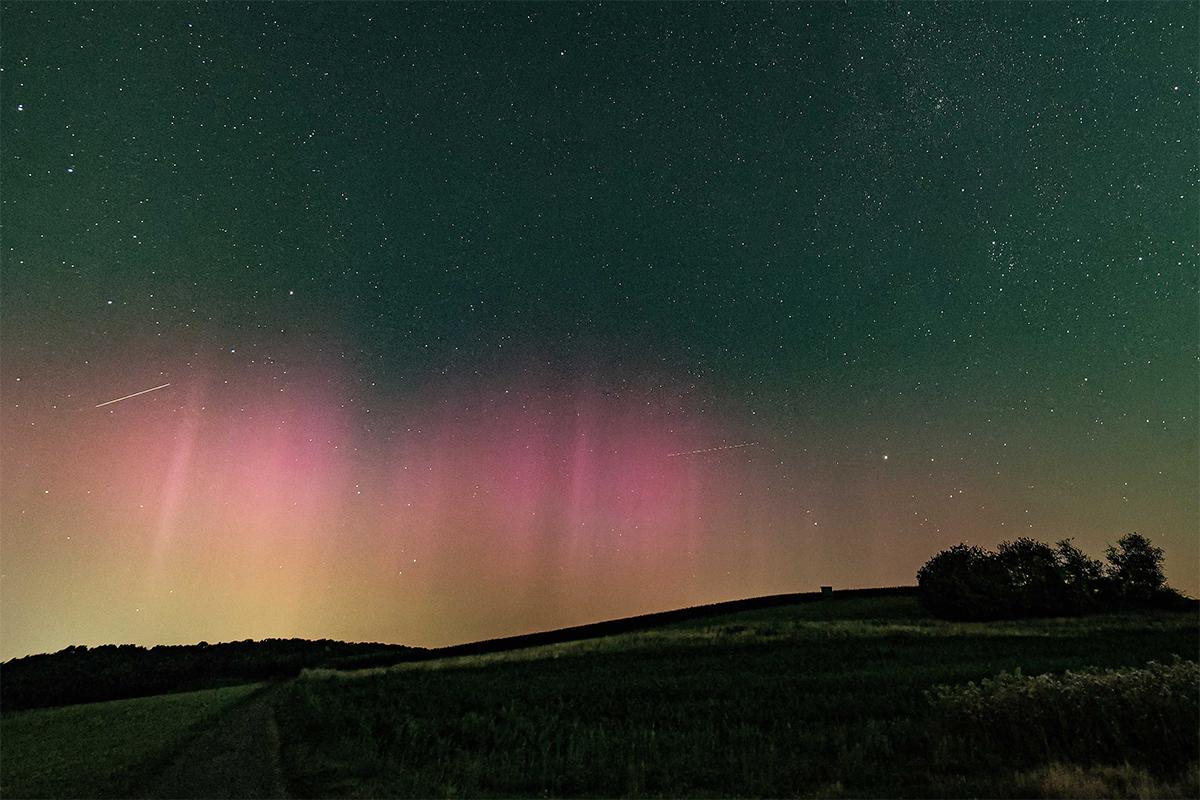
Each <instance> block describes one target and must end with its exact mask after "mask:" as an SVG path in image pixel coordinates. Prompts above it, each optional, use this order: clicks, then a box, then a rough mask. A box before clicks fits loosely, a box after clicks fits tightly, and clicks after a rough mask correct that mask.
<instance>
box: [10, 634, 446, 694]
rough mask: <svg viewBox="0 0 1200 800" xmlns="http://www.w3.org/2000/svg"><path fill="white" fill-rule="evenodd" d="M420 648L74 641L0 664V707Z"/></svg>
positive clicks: (184, 686)
mask: <svg viewBox="0 0 1200 800" xmlns="http://www.w3.org/2000/svg"><path fill="white" fill-rule="evenodd" d="M424 652H425V649H424V648H421V647H407V646H404V645H398V644H356V643H348V642H337V641H332V640H329V639H319V640H316V641H312V640H309V639H264V640H263V641H261V642H256V641H253V640H251V639H246V640H244V641H240V642H224V643H221V644H211V645H210V644H208V643H207V642H200V643H199V644H191V645H159V646H156V647H151V648H145V647H140V646H138V645H133V644H122V645H115V644H106V645H101V646H100V647H92V648H88V647H84V646H81V645H76V646H71V647H67V648H64V649H63V650H59V651H58V652H57V653H42V654H38V655H32V656H25V657H23V658H14V659H10V660H8V661H6V662H4V664H3V665H0V708H3V710H4V711H5V712H9V711H16V710H19V709H25V708H41V707H44V706H61V705H69V704H73V703H90V702H94V701H97V700H120V699H124V698H127V697H141V696H144V695H152V694H166V693H168V692H180V691H191V690H194V689H206V688H214V687H217V686H225V685H229V684H237V683H248V682H253V681H261V680H271V679H279V678H288V677H293V676H295V675H298V674H300V670H302V669H305V668H317V667H332V668H340V669H358V668H363V667H373V666H382V665H385V664H395V663H396V662H398V661H404V660H406V659H408V658H411V657H414V656H418V655H419V654H421V653H424Z"/></svg>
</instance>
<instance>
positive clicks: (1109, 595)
mask: <svg viewBox="0 0 1200 800" xmlns="http://www.w3.org/2000/svg"><path fill="white" fill-rule="evenodd" d="M1105 556H1106V559H1107V561H1108V563H1107V564H1104V563H1102V562H1100V561H1098V560H1096V559H1092V558H1089V557H1088V556H1087V555H1086V554H1085V553H1084V552H1083V551H1082V550H1080V549H1079V548H1077V547H1075V545H1073V544H1071V540H1070V539H1064V540H1062V541H1060V542H1058V544H1056V545H1055V546H1054V547H1050V545H1048V544H1045V543H1044V542H1039V541H1036V540H1035V539H1029V538H1024V537H1023V538H1020V539H1017V540H1016V541H1015V542H1002V543H1001V544H1000V546H999V547H998V548H997V549H996V552H991V551H989V550H985V549H983V548H982V547H978V546H975V545H967V544H958V545H955V546H954V547H951V548H950V549H949V550H943V551H941V552H940V553H938V554H937V555H935V556H934V557H933V558H931V559H929V561H928V562H926V563H925V566H923V567H921V569H920V570H919V571H918V572H917V597H918V598H919V599H920V601H921V605H922V606H923V607H924V608H925V610H926V611H928V612H929V613H930V614H933V615H934V616H937V617H941V618H942V619H949V620H960V621H984V620H996V619H1019V618H1022V617H1059V616H1075V615H1080V614H1091V613H1095V612H1099V611H1120V610H1129V609H1141V608H1180V609H1183V608H1194V607H1195V606H1196V601H1195V600H1192V599H1190V598H1188V597H1185V596H1184V595H1183V594H1181V593H1180V592H1178V591H1177V590H1175V589H1172V588H1171V587H1169V586H1167V583H1166V579H1165V578H1164V576H1163V571H1162V563H1163V551H1162V548H1161V547H1156V546H1155V545H1154V544H1153V543H1151V542H1150V540H1149V539H1147V538H1146V537H1145V536H1142V535H1141V534H1138V533H1129V534H1126V535H1125V536H1122V537H1121V538H1120V539H1118V540H1117V544H1116V545H1115V546H1113V547H1109V548H1108V550H1107V551H1106V553H1105Z"/></svg>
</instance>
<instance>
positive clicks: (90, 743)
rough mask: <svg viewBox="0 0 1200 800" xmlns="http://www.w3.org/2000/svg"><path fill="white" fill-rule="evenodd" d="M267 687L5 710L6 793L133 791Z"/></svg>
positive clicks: (1, 731)
mask: <svg viewBox="0 0 1200 800" xmlns="http://www.w3.org/2000/svg"><path fill="white" fill-rule="evenodd" d="M262 689H263V684H249V685H245V686H230V687H226V688H222V689H206V690H202V691H196V692H186V693H182V694H167V695H160V696H157V697H138V698H133V699H128V700H110V701H105V702H101V703H85V704H82V705H74V706H64V707H62V708H49V709H36V710H31V711H17V712H12V713H6V714H4V716H3V717H2V718H0V754H2V755H0V795H2V796H4V797H11V798H34V797H131V796H133V795H134V793H135V790H136V789H137V788H138V787H139V786H141V785H143V784H144V783H145V782H147V781H148V780H149V779H150V778H151V777H152V776H153V775H154V774H155V773H156V772H157V771H158V770H159V769H160V768H161V767H162V765H163V764H164V763H165V761H166V759H167V758H168V757H169V755H170V754H171V753H173V752H174V751H176V750H178V749H179V748H180V747H181V746H183V745H184V744H185V743H186V742H188V741H189V740H190V739H192V738H193V737H195V736H196V735H197V734H198V733H199V732H200V731H201V730H202V729H203V728H204V727H205V726H206V724H208V723H210V722H211V721H213V720H215V719H217V718H219V717H220V716H221V715H222V714H223V713H224V712H226V711H228V710H229V709H230V708H232V707H233V706H235V705H237V704H239V703H241V702H244V701H245V700H247V699H248V698H249V697H251V696H253V695H254V694H255V693H257V692H259V691H261V690H262Z"/></svg>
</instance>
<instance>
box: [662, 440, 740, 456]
mask: <svg viewBox="0 0 1200 800" xmlns="http://www.w3.org/2000/svg"><path fill="white" fill-rule="evenodd" d="M757 444H760V442H743V443H742V444H727V445H724V446H723V447H706V448H704V449H703V450H684V451H683V452H679V453H667V458H674V457H675V456H693V455H695V454H696V453H714V452H716V451H717V450H733V449H734V448H736V447H754V446H755V445H757Z"/></svg>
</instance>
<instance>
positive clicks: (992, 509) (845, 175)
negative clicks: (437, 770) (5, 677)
mask: <svg viewBox="0 0 1200 800" xmlns="http://www.w3.org/2000/svg"><path fill="white" fill-rule="evenodd" d="M0 14H2V16H3V26H2V27H0V45H2V47H0V67H2V69H3V72H2V74H0V80H2V87H0V89H2V91H0V94H2V98H0V132H2V133H0V135H2V136H3V139H2V144H3V148H2V151H3V154H2V157H0V163H2V166H0V181H2V188H3V192H2V197H0V214H2V216H3V231H4V237H3V245H2V247H3V250H2V253H0V257H2V259H3V284H2V285H0V293H2V294H0V337H2V341H3V349H2V351H0V366H2V367H3V370H2V372H3V377H2V379H0V428H2V434H3V436H2V439H3V441H2V443H0V448H2V449H0V458H2V470H3V480H2V481H0V501H2V502H0V605H2V607H3V614H2V616H0V627H2V635H0V649H2V650H3V653H2V654H0V655H2V657H3V658H10V657H14V656H20V655H23V654H27V653H32V652H45V651H54V650H58V649H60V648H62V647H65V646H67V645H70V644H87V645H96V644H102V643H107V642H126V641H129V642H136V643H139V644H156V643H191V642H195V641H199V640H202V639H203V640H208V641H224V640H231V639H243V638H247V637H252V638H267V637H292V636H299V637H308V638H326V637H327V638H335V639H345V640H373V641H388V642H399V643H404V644H411V645H427V646H428V645H442V644H450V643H455V642H460V641H465V640H469V639H474V638H485V637H493V636H502V635H507V634H515V633H521V632H527V631H532V630H538V629H544V628H549V627H561V626H565V625H570V624H576V623H583V622H589V621H595V620H599V619H606V618H613V617H619V616H627V615H631V614H636V613H642V612H648V611H655V610H662V609H666V608H674V607H680V606H686V605H694V604H699V603H706V602H715V601H720V600H726V599H732V598H736V597H746V596H751V595H755V594H766V593H775V592H792V591H805V590H813V589H816V588H817V587H818V586H819V585H821V584H826V585H828V584H833V585H835V586H838V587H854V586H885V585H896V584H908V583H912V582H914V580H915V574H916V570H917V569H918V568H919V567H920V566H921V564H923V563H924V562H925V561H926V560H927V559H928V558H929V557H930V556H932V555H933V554H934V553H935V552H937V551H938V550H940V549H943V548H945V547H948V546H950V545H953V544H957V543H959V542H962V541H969V542H972V543H978V544H982V545H985V546H993V545H995V544H996V543H997V542H999V541H1001V540H1005V539H1013V538H1016V537H1018V536H1025V535H1027V536H1032V537H1035V538H1038V539H1041V540H1043V541H1050V542H1053V541H1057V540H1059V539H1063V538H1066V537H1074V539H1075V543H1076V544H1077V545H1078V546H1080V547H1081V548H1082V549H1083V550H1085V551H1086V552H1088V553H1089V554H1091V555H1093V556H1100V555H1102V554H1103V550H1104V548H1105V547H1106V546H1107V545H1108V544H1111V543H1114V542H1115V541H1116V539H1117V538H1118V537H1120V536H1121V535H1123V534H1125V533H1128V532H1130V531H1134V530H1136V531H1138V532H1140V533H1143V534H1145V535H1147V536H1148V537H1150V538H1151V539H1152V541H1154V542H1155V543H1157V544H1158V545H1159V546H1161V547H1163V548H1164V550H1165V551H1166V571H1167V577H1168V580H1169V582H1170V583H1172V585H1174V586H1176V587H1178V588H1180V589H1181V590H1183V591H1185V592H1189V593H1191V594H1193V595H1195V594H1196V593H1197V592H1198V591H1200V583H1198V577H1197V570H1196V566H1197V563H1198V561H1200V547H1198V542H1197V537H1196V531H1197V530H1198V529H1200V514H1198V512H1197V506H1198V504H1200V488H1198V487H1200V469H1198V465H1197V457H1196V453H1197V452H1198V448H1200V435H1198V431H1200V429H1198V428H1197V413H1198V411H1200V407H1198V406H1200V401H1198V399H1197V398H1198V396H1200V385H1198V381H1197V374H1198V373H1197V345H1198V340H1197V331H1198V330H1200V313H1198V308H1197V303H1196V298H1197V274H1198V273H1197V264H1198V250H1200V234H1198V231H1197V224H1196V219H1197V207H1198V204H1197V194H1196V186H1197V179H1198V178H1200V168H1198V161H1197V141H1196V135H1195V132H1196V124H1197V120H1198V114H1197V111H1198V107H1197V89H1198V87H1197V75H1196V59H1195V54H1196V52H1198V47H1197V45H1198V44H1200V42H1198V38H1197V33H1196V4H1195V3H1184V2H1171V3H1138V4H1116V5H1104V6H1100V5H1084V6H1075V5H1065V4H1034V5H1028V4H1013V3H1000V2H997V3H988V4H984V5H962V4H950V5H941V4H936V3H934V4H930V3H921V4H903V3H887V4H850V5H834V4H824V3H819V4H804V3H799V4H769V5H768V4H734V5H718V4H708V3H703V4H699V3H696V4H693V3H673V4H664V5H655V4H616V5H611V6H610V5H598V4H574V3H572V4H553V5H548V4H522V3H506V4H448V5H443V4H438V5H434V4H417V5H413V6H404V5H400V4H393V3H387V4H372V3H353V4H340V3H306V4H294V3H288V4H279V3H255V4H250V5H248V6H247V5H234V4H205V5H197V4H190V3H171V4H162V5H153V4H104V3H102V4H96V5H86V4H65V3H63V4H59V3H55V4H42V3H21V2H5V3H4V4H3V6H2V7H0ZM162 384H170V385H169V386H167V387H165V388H161V389H158V390H155V391H153V392H150V393H147V394H144V395H140V396H136V397H130V398H129V399H123V400H121V401H120V402H118V403H113V404H111V405H106V406H103V407H101V408H97V405H98V404H102V403H105V402H106V401H110V400H113V399H115V398H121V397H123V396H126V395H132V394H133V393H136V392H141V391H142V390H145V389H149V388H151V387H157V386H160V385H162Z"/></svg>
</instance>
